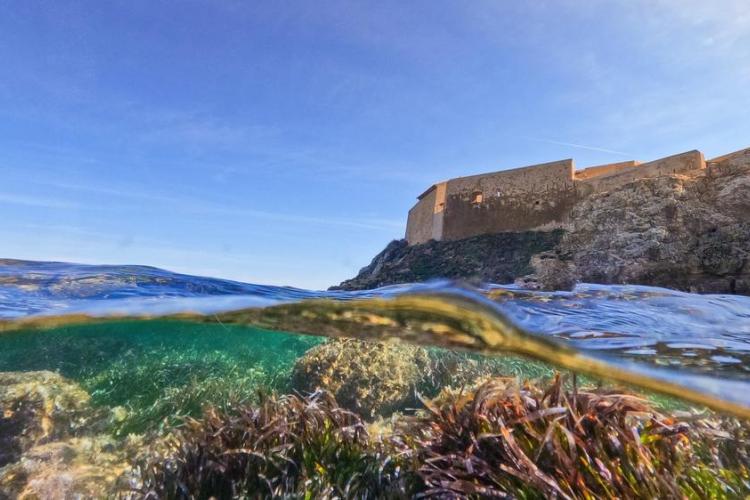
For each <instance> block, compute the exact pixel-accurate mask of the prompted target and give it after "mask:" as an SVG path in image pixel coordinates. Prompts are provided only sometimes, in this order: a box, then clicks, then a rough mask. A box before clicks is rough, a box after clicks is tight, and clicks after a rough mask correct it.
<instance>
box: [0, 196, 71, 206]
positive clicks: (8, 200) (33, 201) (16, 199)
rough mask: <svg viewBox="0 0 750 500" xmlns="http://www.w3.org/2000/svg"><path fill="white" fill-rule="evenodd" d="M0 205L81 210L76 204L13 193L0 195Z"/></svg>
mask: <svg viewBox="0 0 750 500" xmlns="http://www.w3.org/2000/svg"><path fill="white" fill-rule="evenodd" d="M0 203H4V204H9V205H22V206H26V207H40V208H55V209H74V208H81V207H82V206H81V205H80V204H78V203H73V202H69V201H65V200H59V199H55V198H47V197H45V196H29V195H19V194H14V193H0Z"/></svg>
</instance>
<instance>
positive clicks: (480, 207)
mask: <svg viewBox="0 0 750 500" xmlns="http://www.w3.org/2000/svg"><path fill="white" fill-rule="evenodd" d="M748 155H750V149H744V150H741V151H737V152H734V153H730V154H728V155H724V156H721V157H718V158H714V159H712V160H708V161H706V160H705V158H704V156H703V153H701V152H700V151H696V150H694V151H688V152H686V153H680V154H677V155H674V156H668V157H666V158H660V159H658V160H654V161H650V162H647V163H641V162H638V161H625V162H619V163H610V164H607V165H596V166H592V167H588V168H585V169H583V170H576V169H575V165H574V162H573V160H572V159H567V160H560V161H555V162H550V163H543V164H540V165H531V166H528V167H522V168H516V169H512V170H503V171H500V172H493V173H488V174H479V175H471V176H468V177H458V178H455V179H450V180H448V181H444V182H439V183H437V184H434V185H432V186H430V188H429V189H427V191H425V192H424V193H422V194H421V195H419V197H418V201H417V203H416V205H414V207H413V208H412V209H411V210H409V219H408V222H407V225H406V239H407V241H408V242H409V244H410V245H415V244H419V243H425V242H427V241H429V240H457V239H462V238H467V237H469V236H475V235H478V234H487V233H498V232H504V231H530V230H534V231H547V230H552V229H559V228H564V227H565V226H566V223H567V222H568V217H569V214H570V212H571V209H572V208H573V206H574V205H575V204H576V203H577V202H578V201H580V200H581V199H583V198H585V197H587V196H589V195H591V194H592V193H601V192H605V191H610V190H612V189H615V188H617V187H619V186H622V185H624V184H627V183H629V182H632V181H634V180H636V179H641V178H646V177H659V176H663V175H672V174H685V175H688V174H689V175H706V174H707V173H710V170H711V168H712V167H713V166H716V167H718V166H720V165H722V164H727V163H731V162H733V161H737V159H738V158H746V157H747V156H748Z"/></svg>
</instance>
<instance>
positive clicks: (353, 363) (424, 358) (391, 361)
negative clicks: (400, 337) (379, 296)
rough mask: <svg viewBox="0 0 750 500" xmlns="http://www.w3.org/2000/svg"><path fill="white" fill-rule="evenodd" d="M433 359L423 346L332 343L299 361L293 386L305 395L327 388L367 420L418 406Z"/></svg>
mask: <svg viewBox="0 0 750 500" xmlns="http://www.w3.org/2000/svg"><path fill="white" fill-rule="evenodd" d="M429 364H430V358H429V356H428V354H427V351H426V350H425V349H424V348H421V347H415V346H411V345H405V344H392V343H385V342H365V341H361V340H353V339H331V340H329V341H328V342H326V343H324V344H321V345H319V346H316V347H313V348H312V349H310V350H309V351H308V352H307V353H306V354H305V355H304V356H303V357H302V358H300V359H299V360H297V363H296V364H295V366H294V372H293V374H292V386H293V387H294V389H295V390H297V391H298V392H301V393H303V394H309V393H312V392H314V391H316V390H318V389H325V390H327V391H329V392H330V393H332V394H333V395H334V397H335V398H336V401H337V402H338V404H339V405H341V406H342V407H344V408H346V409H348V410H351V411H353V412H355V413H357V414H359V415H361V416H362V417H364V418H365V419H368V420H371V419H373V418H375V417H377V416H379V415H387V414H390V413H392V412H393V411H395V410H397V409H399V408H402V407H403V406H405V405H408V404H411V405H414V404H416V399H415V388H416V386H417V384H418V383H419V381H420V380H421V377H422V375H423V373H424V372H426V371H427V367H428V365H429Z"/></svg>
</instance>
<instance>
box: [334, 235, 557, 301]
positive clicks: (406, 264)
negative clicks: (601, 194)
mask: <svg viewBox="0 0 750 500" xmlns="http://www.w3.org/2000/svg"><path fill="white" fill-rule="evenodd" d="M562 235H563V232H562V231H549V232H540V231H525V232H518V233H498V234H485V235H481V236H474V237H471V238H466V239H464V240H456V241H429V242H427V243H424V244H422V245H413V246H409V245H408V244H407V242H406V240H396V241H392V242H391V243H390V244H388V246H387V247H386V248H385V250H383V251H382V252H380V253H379V254H378V255H377V256H376V257H375V258H374V259H373V260H372V262H371V263H370V265H368V266H367V267H364V268H362V270H361V271H360V272H359V274H358V275H357V276H356V277H355V278H353V279H350V280H347V281H344V282H343V283H341V284H340V285H339V286H338V287H333V289H341V290H367V289H371V288H377V287H379V286H385V285H392V284H396V283H417V282H421V281H426V280H429V279H434V278H449V279H463V280H470V281H476V282H486V283H511V282H513V280H514V279H516V278H518V277H521V276H525V275H527V274H529V273H531V272H533V270H534V269H533V267H532V266H531V257H532V256H533V255H535V254H537V253H540V252H544V251H548V250H552V249H553V248H554V247H555V246H556V245H557V244H558V243H559V242H560V240H561V238H562Z"/></svg>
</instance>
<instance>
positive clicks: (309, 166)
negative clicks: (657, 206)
mask: <svg viewBox="0 0 750 500" xmlns="http://www.w3.org/2000/svg"><path fill="white" fill-rule="evenodd" d="M0 61H2V63H1V64H0V256H1V257H15V258H28V259H54V260H68V261H77V262H89V263H134V264H150V265H156V266H160V267H165V268H168V269H171V270H175V271H180V272H189V273H196V274H204V275H213V276H220V277H228V278H233V279H238V280H243V281H252V282H260V283H269V284H279V285H294V286H300V287H307V288H325V287H327V286H329V285H331V284H334V283H337V282H339V281H341V280H342V279H345V278H348V277H350V276H352V275H353V274H354V273H356V271H357V270H358V269H359V268H360V267H361V266H363V265H365V264H367V263H368V262H369V260H370V258H371V257H372V256H373V255H374V254H375V253H376V252H378V251H379V250H380V249H381V248H382V247H384V246H385V244H386V243H388V241H390V240H391V239H394V238H400V237H402V235H403V232H404V227H405V221H406V212H407V210H408V209H409V207H410V206H411V205H412V204H413V203H414V201H415V196H416V195H418V194H419V193H420V192H422V191H423V190H424V189H425V188H426V187H427V186H429V185H430V184H431V183H432V182H434V181H436V180H440V179H443V178H449V177H454V176H458V175H466V174H471V173H478V172H482V171H489V170H501V169H504V168H512V167H517V166H522V165H526V164H531V163H538V162H544V161H551V160H555V159H561V158H570V157H572V158H575V159H576V162H577V165H578V166H579V167H584V166H587V165H592V164H596V163H603V162H610V161H618V160H623V159H629V158H637V159H642V160H648V159H651V158H656V157H659V156H664V155H668V154H671V153H676V152H680V151H683V150H688V149H693V148H698V149H701V150H703V151H704V152H706V154H707V155H709V156H711V155H718V154H721V153H724V152H729V151H732V150H736V149H740V148H742V147H745V146H750V120H749V119H748V116H750V7H749V6H748V5H747V2H746V0H737V1H734V0H727V1H721V0H718V1H712V2H706V1H704V0H700V1H699V0H662V1H659V0H622V1H616V0H611V1H594V0H571V1H565V0H559V1H558V0H556V1H535V2H503V1H481V0H477V1H471V2H445V1H435V0H431V1H410V2H402V1H389V0H380V1H377V2H352V1H341V2H338V1H325V0H316V1H309V2H305V1H300V2H287V1H278V2H241V1H230V0H211V1H173V2H161V1H155V0H148V1H123V2H116V1H112V2H100V1H90V2H84V1H81V2H69V1H64V0H55V1H49V2H45V1H34V0H19V1H1V2H0Z"/></svg>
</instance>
